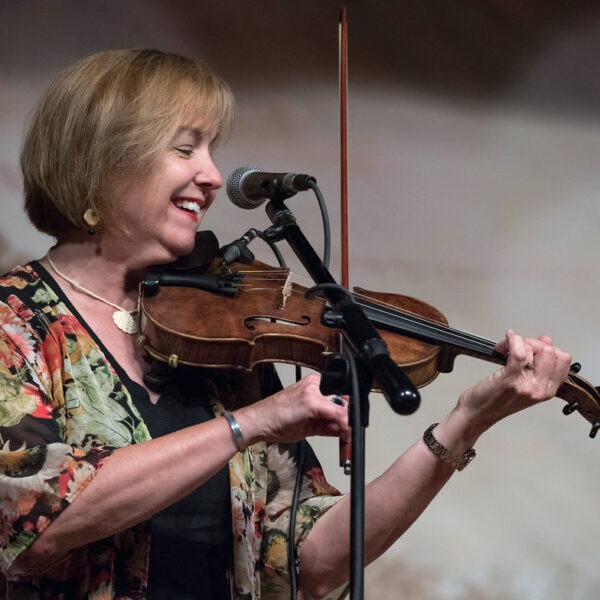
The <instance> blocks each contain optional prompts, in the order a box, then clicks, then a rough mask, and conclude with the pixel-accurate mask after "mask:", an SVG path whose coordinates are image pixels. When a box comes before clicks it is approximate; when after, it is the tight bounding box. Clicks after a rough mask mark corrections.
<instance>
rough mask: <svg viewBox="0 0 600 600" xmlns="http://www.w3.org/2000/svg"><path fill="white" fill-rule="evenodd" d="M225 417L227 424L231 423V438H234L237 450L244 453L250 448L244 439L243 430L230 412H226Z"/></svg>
mask: <svg viewBox="0 0 600 600" xmlns="http://www.w3.org/2000/svg"><path fill="white" fill-rule="evenodd" d="M223 416H224V417H225V418H226V419H227V423H229V429H231V437H233V441H234V442H235V445H236V446H237V449H238V450H239V451H240V452H243V451H244V450H245V449H246V448H247V447H248V445H247V444H246V440H245V439H244V435H243V434H242V430H241V429H240V425H239V423H238V422H237V421H236V419H235V417H234V416H233V415H232V414H231V413H230V412H229V411H228V410H226V411H225V413H224V414H223Z"/></svg>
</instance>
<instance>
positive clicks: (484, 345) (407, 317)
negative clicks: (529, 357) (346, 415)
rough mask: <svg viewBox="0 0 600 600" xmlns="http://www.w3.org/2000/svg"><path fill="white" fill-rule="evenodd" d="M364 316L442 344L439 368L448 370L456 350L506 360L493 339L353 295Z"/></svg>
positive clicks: (499, 361)
mask: <svg viewBox="0 0 600 600" xmlns="http://www.w3.org/2000/svg"><path fill="white" fill-rule="evenodd" d="M356 301H357V302H358V304H359V305H360V306H361V307H362V309H363V310H364V311H365V314H366V315H367V317H368V318H369V319H370V320H371V321H372V322H373V324H374V325H375V326H376V327H378V328H379V329H385V330H387V331H391V332H393V333H397V334H399V335H404V336H406V337H410V338H414V339H417V340H420V341H422V342H426V343H428V344H432V345H434V346H439V347H440V348H441V351H440V354H439V356H438V365H437V366H438V370H439V371H440V372H442V373H450V372H451V371H452V369H453V368H454V359H455V358H456V356H458V355H459V354H464V355H467V356H472V357H474V358H478V359H480V360H485V361H487V362H492V363H495V364H505V363H506V357H505V356H504V355H502V354H500V353H499V352H496V350H495V346H496V344H495V342H492V341H490V340H486V339H484V338H481V337H478V336H475V335H472V334H470V333H465V332H463V331H459V330H458V329H453V328H451V327H448V326H447V325H446V324H445V323H439V322H437V321H432V320H430V319H426V318H423V317H420V316H418V315H414V314H411V313H405V312H402V311H399V310H397V309H395V308H393V307H390V306H388V305H382V304H379V303H377V302H373V301H370V300H366V299H364V298H362V297H361V298H360V299H359V298H356Z"/></svg>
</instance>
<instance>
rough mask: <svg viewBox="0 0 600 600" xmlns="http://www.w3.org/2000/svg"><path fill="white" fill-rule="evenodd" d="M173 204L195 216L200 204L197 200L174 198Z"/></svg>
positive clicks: (198, 212) (198, 211)
mask: <svg viewBox="0 0 600 600" xmlns="http://www.w3.org/2000/svg"><path fill="white" fill-rule="evenodd" d="M174 204H175V206H176V207H177V208H180V209H181V210H185V211H186V212H188V213H190V214H192V215H194V216H196V217H197V216H198V215H199V214H200V209H201V206H200V203H199V202H195V201H193V200H175V202H174Z"/></svg>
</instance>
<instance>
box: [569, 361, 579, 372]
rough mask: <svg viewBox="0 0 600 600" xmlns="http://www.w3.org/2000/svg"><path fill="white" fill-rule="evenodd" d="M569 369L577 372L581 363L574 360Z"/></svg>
mask: <svg viewBox="0 0 600 600" xmlns="http://www.w3.org/2000/svg"><path fill="white" fill-rule="evenodd" d="M569 370H570V371H573V373H579V371H581V363H578V362H574V363H573V364H572V365H571V367H570V369H569Z"/></svg>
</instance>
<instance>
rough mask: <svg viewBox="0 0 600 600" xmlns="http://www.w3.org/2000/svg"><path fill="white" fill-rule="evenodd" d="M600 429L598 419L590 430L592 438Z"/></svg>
mask: <svg viewBox="0 0 600 600" xmlns="http://www.w3.org/2000/svg"><path fill="white" fill-rule="evenodd" d="M599 429H600V423H599V422H598V421H596V422H595V423H594V424H593V425H592V429H591V431H590V437H591V438H592V439H594V438H595V437H596V434H597V433H598V430H599Z"/></svg>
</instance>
